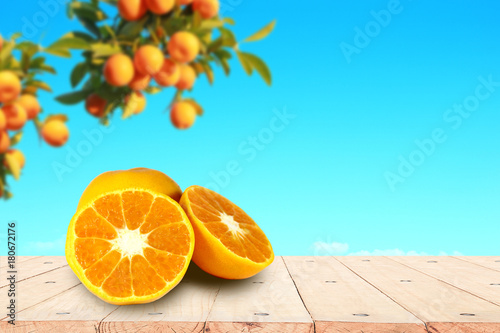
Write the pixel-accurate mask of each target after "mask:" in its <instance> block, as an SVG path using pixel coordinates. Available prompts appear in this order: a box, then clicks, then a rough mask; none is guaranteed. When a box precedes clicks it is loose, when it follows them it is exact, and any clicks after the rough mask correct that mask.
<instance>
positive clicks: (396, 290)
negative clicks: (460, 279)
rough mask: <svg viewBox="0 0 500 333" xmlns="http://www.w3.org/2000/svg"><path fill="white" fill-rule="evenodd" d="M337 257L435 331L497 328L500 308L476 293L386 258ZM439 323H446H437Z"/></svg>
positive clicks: (498, 328) (499, 326) (499, 324)
mask: <svg viewBox="0 0 500 333" xmlns="http://www.w3.org/2000/svg"><path fill="white" fill-rule="evenodd" d="M337 260H339V261H340V262H342V263H343V264H345V265H346V266H347V267H349V268H350V269H351V270H353V271H354V272H355V273H356V274H358V275H359V276H362V277H363V279H365V280H366V281H368V282H369V283H370V284H372V285H373V286H375V287H376V288H377V289H379V290H380V291H381V292H383V293H384V294H386V295H387V296H389V297H390V298H391V299H393V300H394V301H395V302H396V303H398V304H400V305H401V306H403V307H404V308H405V309H407V310H408V311H410V312H412V313H414V314H415V315H416V316H417V317H418V318H420V319H421V320H423V321H424V322H425V323H433V324H434V327H437V329H438V330H439V329H440V327H458V328H460V327H463V329H465V327H469V326H470V324H471V323H476V324H478V325H479V324H485V326H488V327H494V328H495V329H496V330H497V331H500V307H499V306H497V305H495V304H492V303H490V302H488V301H485V300H483V299H481V298H479V297H477V296H474V295H471V294H469V293H467V292H465V291H463V290H460V289H458V288H456V287H453V286H451V285H449V284H447V283H444V282H442V281H439V280H437V279H435V278H433V277H430V276H428V275H426V274H423V273H421V272H418V271H416V270H414V269H412V268H409V267H407V266H404V265H402V264H400V263H397V262H395V261H394V260H391V259H388V258H384V257H337ZM438 323H439V325H438ZM441 323H446V324H443V325H444V326H441ZM450 323H451V326H450ZM446 325H448V326H446ZM473 326H474V325H473ZM445 332H446V331H445Z"/></svg>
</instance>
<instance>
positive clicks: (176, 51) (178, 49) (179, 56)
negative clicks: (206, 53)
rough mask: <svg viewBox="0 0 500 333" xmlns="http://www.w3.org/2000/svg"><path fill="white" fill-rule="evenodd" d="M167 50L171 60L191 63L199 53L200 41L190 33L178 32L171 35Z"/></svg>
mask: <svg viewBox="0 0 500 333" xmlns="http://www.w3.org/2000/svg"><path fill="white" fill-rule="evenodd" d="M167 49H168V53H169V54H170V56H171V57H172V59H174V60H175V61H178V62H180V63H187V62H191V61H193V60H194V59H195V58H196V56H197V55H198V53H200V41H199V40H198V37H196V36H195V35H193V34H192V33H190V32H187V31H179V32H176V33H175V34H173V35H172V37H171V38H170V40H169V41H168V45H167Z"/></svg>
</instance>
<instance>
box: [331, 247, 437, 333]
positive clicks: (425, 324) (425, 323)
mask: <svg viewBox="0 0 500 333" xmlns="http://www.w3.org/2000/svg"><path fill="white" fill-rule="evenodd" d="M332 258H334V259H335V260H337V261H338V262H339V263H340V264H342V265H344V266H345V267H346V268H347V269H348V270H350V271H351V272H353V273H354V274H356V275H357V276H359V277H360V278H361V279H363V280H364V281H365V282H366V283H368V284H369V285H371V286H372V287H373V288H375V289H376V290H378V291H379V292H380V293H381V294H382V295H384V296H386V297H387V298H389V299H390V300H392V301H393V302H394V303H396V304H397V305H399V306H400V307H401V308H403V309H404V310H406V311H407V312H408V313H411V314H412V315H413V316H415V318H417V319H418V320H420V321H421V322H422V324H424V327H425V330H426V331H427V332H428V333H431V332H430V331H429V328H428V327H427V322H426V321H425V320H422V318H420V317H419V316H417V315H416V314H415V313H413V312H412V311H410V310H409V309H407V308H406V307H404V306H403V305H401V304H399V303H398V302H397V301H396V300H395V299H394V298H392V297H391V296H389V295H387V294H386V293H384V292H383V291H382V290H380V289H379V288H378V287H377V286H375V285H374V284H373V283H371V282H370V281H368V280H367V279H365V278H364V277H363V276H361V275H360V274H358V273H357V272H356V271H354V270H353V269H352V268H351V267H349V266H347V265H346V264H344V263H343V262H342V261H340V260H339V259H337V258H336V257H332Z"/></svg>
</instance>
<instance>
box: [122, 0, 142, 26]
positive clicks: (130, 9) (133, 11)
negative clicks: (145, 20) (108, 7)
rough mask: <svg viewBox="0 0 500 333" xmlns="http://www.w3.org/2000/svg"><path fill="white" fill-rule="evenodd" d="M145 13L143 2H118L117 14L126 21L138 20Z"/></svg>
mask: <svg viewBox="0 0 500 333" xmlns="http://www.w3.org/2000/svg"><path fill="white" fill-rule="evenodd" d="M147 11H148V8H147V7H146V1H145V0H118V12H119V13H120V16H121V17H123V19H125V20H127V21H137V20H140V19H141V18H142V17H143V16H144V15H145V14H146V12H147Z"/></svg>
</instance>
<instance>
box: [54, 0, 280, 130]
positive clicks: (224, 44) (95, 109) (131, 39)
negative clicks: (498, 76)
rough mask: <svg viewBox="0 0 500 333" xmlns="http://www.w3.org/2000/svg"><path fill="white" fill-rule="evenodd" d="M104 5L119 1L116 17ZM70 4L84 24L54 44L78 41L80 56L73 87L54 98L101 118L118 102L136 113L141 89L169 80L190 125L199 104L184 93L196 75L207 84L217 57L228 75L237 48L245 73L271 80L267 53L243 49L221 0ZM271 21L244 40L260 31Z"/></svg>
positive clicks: (177, 114)
mask: <svg viewBox="0 0 500 333" xmlns="http://www.w3.org/2000/svg"><path fill="white" fill-rule="evenodd" d="M103 3H106V4H103ZM106 5H111V6H113V7H116V8H117V9H118V10H117V13H116V16H115V17H111V18H110V17H108V14H107V12H109V10H106V12H105V11H104V7H105V6H106ZM68 6H69V7H68V13H69V15H70V17H74V18H77V19H78V20H79V21H80V23H81V24H82V25H83V27H84V28H85V31H75V32H71V33H68V34H66V35H64V36H63V37H61V39H60V40H59V41H58V42H57V43H56V47H57V48H59V49H65V48H66V49H82V55H83V61H82V62H80V63H78V64H77V65H76V66H75V67H74V69H73V71H72V73H71V77H70V81H71V85H72V87H73V88H74V89H75V90H74V91H72V92H69V93H66V94H64V95H61V96H58V97H57V100H58V101H59V102H61V103H63V104H68V105H72V104H77V103H80V102H83V101H84V102H85V108H86V110H87V112H88V113H90V114H91V115H93V116H95V117H97V118H99V119H100V121H101V122H102V123H103V124H107V123H108V122H109V119H110V116H111V115H112V114H113V113H114V111H115V110H116V109H118V108H121V109H122V118H128V117H130V116H133V115H136V114H139V113H141V112H142V111H143V110H144V108H145V106H146V97H145V94H144V93H146V94H155V93H159V92H161V91H162V90H163V89H166V88H172V89H174V90H175V93H173V100H172V102H171V103H170V104H169V106H168V108H169V109H170V119H171V121H172V124H173V125H174V126H175V127H177V128H179V129H186V128H189V127H191V126H192V125H193V123H194V121H195V119H196V117H197V116H199V115H201V114H202V113H203V109H202V107H201V106H200V105H199V104H198V103H197V102H196V101H195V100H194V99H192V98H185V97H183V94H184V93H185V92H186V91H190V90H192V89H193V87H194V85H195V82H196V80H197V78H198V77H199V76H200V75H205V76H206V77H207V79H208V81H209V82H210V84H212V83H213V81H214V71H213V67H214V65H216V66H221V67H222V69H223V70H224V72H225V74H226V75H229V73H230V59H231V58H232V57H233V55H234V54H236V57H237V58H238V59H239V62H240V63H241V64H242V66H243V68H244V70H245V71H246V73H247V74H249V75H251V74H252V73H253V72H254V71H255V72H257V73H258V74H260V75H261V76H262V78H263V79H264V80H265V81H266V83H267V84H269V85H270V84H271V73H270V71H269V68H268V67H267V65H266V64H265V63H264V61H262V59H260V58H259V57H257V56H256V55H253V54H250V53H247V52H243V51H241V50H240V45H241V43H239V42H237V39H236V38H235V36H234V34H233V32H231V30H230V29H229V28H228V26H231V25H234V21H233V20H232V19H230V18H227V17H226V18H222V17H219V15H218V12H219V2H218V0H100V1H99V0H91V1H89V2H84V1H72V2H71V3H70V4H69V5H68ZM111 11H112V12H114V11H113V9H111ZM274 23H275V22H274V21H273V22H271V23H270V24H268V25H267V26H265V27H264V28H263V29H261V30H260V31H258V32H257V33H255V34H254V35H252V36H250V37H248V38H247V39H245V40H244V41H243V42H253V41H257V40H260V39H262V38H265V37H266V36H267V35H268V34H269V33H270V32H271V31H272V29H273V28H274ZM174 90H173V91H174Z"/></svg>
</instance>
